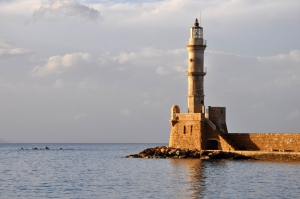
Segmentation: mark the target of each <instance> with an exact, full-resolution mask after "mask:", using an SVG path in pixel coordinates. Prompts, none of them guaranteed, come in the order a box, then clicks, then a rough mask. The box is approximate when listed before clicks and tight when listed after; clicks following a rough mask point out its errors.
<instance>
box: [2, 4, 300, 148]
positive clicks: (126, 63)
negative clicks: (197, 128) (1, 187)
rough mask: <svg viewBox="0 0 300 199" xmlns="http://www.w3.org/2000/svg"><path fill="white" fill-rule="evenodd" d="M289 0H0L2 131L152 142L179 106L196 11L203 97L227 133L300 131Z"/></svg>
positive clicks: (164, 133) (299, 18)
mask: <svg viewBox="0 0 300 199" xmlns="http://www.w3.org/2000/svg"><path fill="white" fill-rule="evenodd" d="M299 9H300V1H298V0H285V1H282V0H260V1H258V0H257V1H254V0H188V1H187V0H157V1H155V0H135V1H130V0H123V1H122V0H74V1H57V0H49V1H47V0H43V1H39V0H0V27H1V28H0V111H1V114H0V121H1V125H0V138H1V139H2V140H6V141H10V142H160V143H167V142H168V139H169V133H170V124H169V121H168V120H169V119H170V108H171V106H172V105H174V104H178V105H179V106H180V107H181V111H182V112H186V111H187V96H186V94H187V77H186V75H185V71H186V70H187V63H188V62H187V50H186V47H185V43H186V40H187V39H188V38H189V28H190V27H191V26H192V25H193V23H194V20H195V18H196V17H199V15H200V12H201V13H202V27H203V28H204V38H205V39H206V40H207V48H206V51H205V66H206V67H207V70H208V73H207V75H206V76H205V91H204V92H205V95H206V97H205V105H206V106H225V107H226V108H227V126H228V130H229V132H300V39H299V35H300V12H299Z"/></svg>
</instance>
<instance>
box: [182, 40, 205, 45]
mask: <svg viewBox="0 0 300 199" xmlns="http://www.w3.org/2000/svg"><path fill="white" fill-rule="evenodd" d="M186 45H187V46H190V45H192V46H193V45H201V46H206V45H207V41H206V40H205V39H197V40H196V39H193V40H187V41H186Z"/></svg>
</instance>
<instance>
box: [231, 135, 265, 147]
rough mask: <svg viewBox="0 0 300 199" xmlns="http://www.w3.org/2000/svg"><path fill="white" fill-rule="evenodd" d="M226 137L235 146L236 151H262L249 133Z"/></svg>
mask: <svg viewBox="0 0 300 199" xmlns="http://www.w3.org/2000/svg"><path fill="white" fill-rule="evenodd" d="M226 137H227V138H228V140H230V142H232V143H233V144H234V146H235V150H249V151H258V150H261V148H260V147H258V146H257V144H256V143H254V142H253V141H252V140H251V136H250V135H249V134H248V133H228V134H226Z"/></svg>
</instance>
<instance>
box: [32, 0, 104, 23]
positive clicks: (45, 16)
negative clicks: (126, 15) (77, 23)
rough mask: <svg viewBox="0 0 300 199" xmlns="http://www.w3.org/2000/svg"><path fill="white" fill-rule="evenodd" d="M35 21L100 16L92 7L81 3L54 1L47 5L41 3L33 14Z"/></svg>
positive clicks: (94, 18) (87, 18)
mask: <svg viewBox="0 0 300 199" xmlns="http://www.w3.org/2000/svg"><path fill="white" fill-rule="evenodd" d="M33 17H34V20H35V21H42V20H46V21H47V20H58V19H64V18H72V17H79V18H82V19H86V20H91V21H96V20H98V19H99V18H100V12H99V11H98V10H95V9H94V8H89V7H87V6H85V5H81V4H80V3H78V2H72V1H62V2H60V1H54V2H52V3H50V4H49V5H42V6H41V7H40V8H39V9H37V10H35V11H34V14H33Z"/></svg>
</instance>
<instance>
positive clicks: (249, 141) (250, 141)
mask: <svg viewBox="0 0 300 199" xmlns="http://www.w3.org/2000/svg"><path fill="white" fill-rule="evenodd" d="M226 136H227V137H228V138H229V139H230V140H231V141H232V142H233V143H234V144H235V146H237V147H238V148H239V149H240V150H267V151H277V150H279V151H300V133H228V134H227V135H226Z"/></svg>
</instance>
